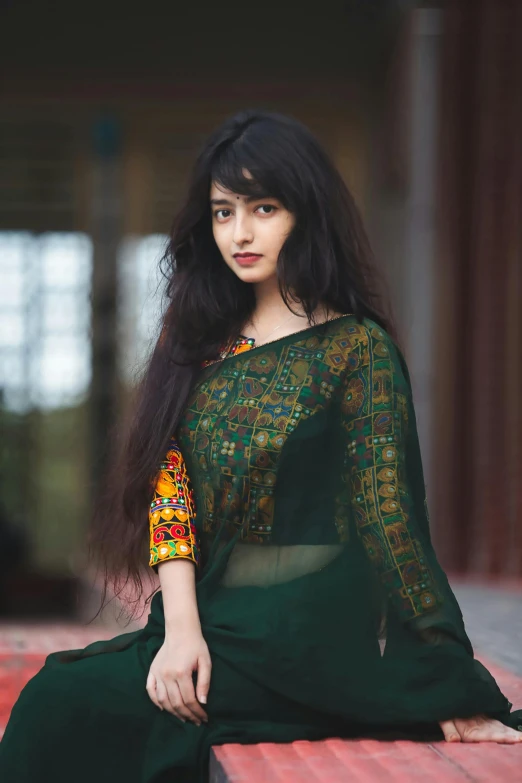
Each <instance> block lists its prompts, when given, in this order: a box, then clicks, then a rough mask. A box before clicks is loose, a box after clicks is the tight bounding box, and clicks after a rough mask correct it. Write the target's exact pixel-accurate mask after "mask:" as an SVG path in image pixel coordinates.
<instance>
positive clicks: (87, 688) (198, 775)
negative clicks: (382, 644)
mask: <svg viewBox="0 0 522 783" xmlns="http://www.w3.org/2000/svg"><path fill="white" fill-rule="evenodd" d="M337 571H338V573H339V574H343V573H344V577H343V578H344V579H345V578H346V573H347V572H346V569H344V568H342V567H341V564H340V565H339V566H334V567H333V569H332V568H330V567H329V568H326V569H324V570H323V571H320V572H318V573H316V574H313V575H309V576H307V577H305V578H303V579H295V580H293V581H292V582H289V583H287V584H283V585H280V586H278V587H273V588H271V589H270V590H268V591H266V590H264V589H263V588H259V587H250V588H241V589H233V588H232V589H230V588H224V589H222V590H217V591H214V593H213V596H212V599H211V600H210V599H208V598H207V599H206V598H205V595H204V594H203V592H204V591H202V590H200V591H199V592H200V594H199V596H198V605H199V610H200V617H201V623H202V630H203V635H204V637H205V639H206V641H207V643H208V645H209V649H210V653H211V658H212V664H213V667H212V676H211V686H210V691H209V696H208V704H207V712H208V715H209V722H208V724H206V725H205V724H203V725H201V726H199V727H198V726H196V725H194V724H193V723H190V722H188V721H187V722H186V723H182V722H181V721H180V720H179V719H177V718H176V717H174V716H173V715H172V714H170V713H168V712H166V711H162V710H160V709H158V708H157V707H156V706H155V705H154V704H153V703H152V702H151V701H150V699H149V696H148V694H147V692H146V690H145V684H146V680H147V675H148V672H149V668H150V665H151V663H152V661H153V659H154V656H155V655H156V653H157V652H158V650H159V648H160V647H161V645H162V644H163V641H164V614H163V601H162V595H161V592H158V593H156V595H155V596H154V598H153V600H152V604H151V613H150V616H149V619H148V622H147V625H146V626H145V627H144V628H143V629H142V630H140V631H136V632H133V633H126V634H122V635H119V636H117V637H115V638H114V639H112V640H109V641H102V642H95V643H93V644H90V645H88V646H87V647H86V648H85V649H83V650H70V651H65V652H56V653H53V654H51V655H49V656H48V657H47V659H46V662H45V665H44V666H43V668H42V669H41V671H40V672H39V673H38V674H37V675H36V676H35V677H33V679H32V680H31V681H30V682H29V683H28V684H27V685H26V687H25V688H24V690H23V691H22V693H21V695H20V697H19V699H18V701H17V703H16V705H15V706H14V708H13V711H12V714H11V718H10V720H9V723H8V725H7V728H6V732H5V735H4V738H3V740H2V742H1V743H0V781H2V783H43V782H44V781H45V783H47V781H49V783H51V782H52V783H70V781H74V783H92V782H93V781H96V782H97V783H166V782H167V781H169V782H170V783H185V782H187V783H188V781H190V782H191V783H194V782H196V781H197V782H198V783H201V782H202V781H206V780H207V779H208V765H209V753H210V749H211V747H212V746H213V745H221V744H226V743H229V742H238V743H244V744H249V743H257V742H293V741H294V740H298V739H309V740H315V739H323V738H326V737H358V736H371V737H377V738H382V739H393V738H397V737H404V738H412V739H423V740H442V739H443V735H442V731H441V730H440V727H439V726H438V722H437V721H438V720H439V719H443V718H449V717H454V716H456V715H461V716H462V717H465V716H466V715H472V714H475V713H477V712H482V711H484V712H489V713H490V714H492V715H495V716H496V717H499V718H500V719H502V720H504V721H505V722H506V723H509V724H510V725H513V721H516V720H518V722H519V723H520V722H521V720H520V719H521V717H522V713H518V714H517V717H516V718H515V713H511V714H509V707H510V706H511V705H509V706H508V703H507V700H506V699H505V697H504V696H503V695H502V694H501V693H500V691H499V690H498V688H497V686H496V683H495V682H494V680H493V678H491V677H490V675H489V673H487V672H486V670H485V669H483V667H482V666H481V664H479V662H478V661H475V660H474V659H473V658H472V657H470V655H469V654H468V653H467V652H466V650H465V649H464V648H463V647H461V646H460V645H449V646H447V648H445V649H441V648H437V649H436V648H431V646H426V645H424V646H422V647H419V648H417V647H415V646H412V643H411V641H410V640H409V639H408V640H406V641H405V640H403V638H402V637H401V636H400V635H395V637H394V636H393V634H391V635H390V638H389V641H388V643H387V652H386V653H385V655H384V656H383V657H382V659H381V654H380V650H379V645H378V641H377V639H376V635H375V629H374V627H372V624H371V616H370V613H369V612H368V611H367V609H365V608H364V604H363V603H357V602H353V603H352V604H351V605H350V606H348V605H347V602H346V598H345V595H343V593H342V591H341V590H335V589H333V590H332V587H333V588H335V579H336V576H335V574H336V573H337ZM348 573H351V572H350V571H348ZM357 607H359V608H357ZM340 619H341V620H342V622H340ZM390 630H391V629H390ZM388 644H389V645H390V646H389V648H388Z"/></svg>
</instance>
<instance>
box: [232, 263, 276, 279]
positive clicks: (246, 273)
mask: <svg viewBox="0 0 522 783" xmlns="http://www.w3.org/2000/svg"><path fill="white" fill-rule="evenodd" d="M234 271H235V273H236V275H237V276H238V277H239V279H240V280H242V281H243V282H244V283H264V282H265V281H266V280H270V279H271V278H272V277H275V274H276V272H275V269H263V268H262V267H258V268H256V267H255V266H252V267H236V269H235V270H234Z"/></svg>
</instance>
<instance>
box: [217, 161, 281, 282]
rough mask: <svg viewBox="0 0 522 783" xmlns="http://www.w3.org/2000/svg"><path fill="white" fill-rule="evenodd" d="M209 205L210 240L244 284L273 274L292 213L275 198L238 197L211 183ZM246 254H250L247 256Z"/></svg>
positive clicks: (260, 280)
mask: <svg viewBox="0 0 522 783" xmlns="http://www.w3.org/2000/svg"><path fill="white" fill-rule="evenodd" d="M246 176H248V173H246ZM210 207H211V210H212V230H213V233H214V239H215V240H216V244H217V246H218V248H219V250H220V252H221V255H222V256H223V260H224V261H225V263H226V264H227V265H228V266H229V267H230V268H231V269H232V271H233V272H234V273H235V274H236V275H237V276H238V277H239V278H240V279H241V280H243V281H244V282H245V283H261V282H264V281H265V280H268V279H269V278H271V277H273V276H275V274H276V266H277V259H278V257H279V251H280V250H281V248H282V246H283V244H284V242H285V239H286V238H287V236H288V235H289V233H290V232H291V230H292V228H293V227H294V224H295V217H294V215H293V214H292V213H291V212H289V211H288V210H287V209H285V207H284V206H283V205H282V204H281V202H280V201H278V200H277V199H276V198H257V197H255V198H253V197H252V196H242V195H241V194H240V193H233V192H232V191H230V190H226V189H223V188H222V187H221V186H218V185H217V184H216V183H215V182H213V183H212V187H211V189H210ZM248 253H250V254H253V255H252V256H250V257H248V256H247V254H248ZM238 254H240V255H238ZM241 256H243V258H242V257H241Z"/></svg>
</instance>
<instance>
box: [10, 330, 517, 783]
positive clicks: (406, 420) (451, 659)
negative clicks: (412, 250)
mask: <svg viewBox="0 0 522 783" xmlns="http://www.w3.org/2000/svg"><path fill="white" fill-rule="evenodd" d="M175 445H177V447H179V452H180V454H181V455H182V456H183V459H184V465H185V466H186V474H187V475H186V476H185V474H183V473H182V472H181V467H180V465H179V464H177V463H176V464H175V463H174V462H171V460H173V459H174V457H175V454H174V453H173V452H169V455H167V458H166V462H165V463H164V464H163V465H162V471H163V472H162V473H161V474H160V479H159V481H160V482H163V485H162V486H163V488H162V486H160V485H158V487H157V491H156V493H155V496H154V498H153V500H152V505H151V561H150V563H151V565H152V567H154V568H157V567H158V564H159V562H160V561H161V560H162V559H166V558H171V557H188V558H189V559H192V560H193V561H194V563H195V568H196V569H197V598H198V607H199V613H200V618H201V624H202V630H203V635H204V637H205V639H206V641H207V643H208V646H209V649H210V653H211V657H212V662H213V668H212V681H211V686H210V692H209V697H208V704H207V711H208V714H209V723H208V725H202V726H201V727H197V726H195V725H193V724H191V723H186V724H183V723H181V722H180V721H179V720H178V719H177V718H175V717H174V716H173V715H171V714H170V713H167V712H161V711H160V710H158V709H157V708H156V707H155V706H154V705H153V704H152V702H151V701H150V699H149V697H148V695H147V693H146V691H145V681H146V677H147V673H148V669H149V667H150V664H151V662H152V660H153V658H154V655H155V654H156V653H157V651H158V649H159V648H160V646H161V645H162V642H163V638H164V616H163V605H162V596H161V592H158V593H156V595H155V596H154V598H153V600H152V604H151V613H150V616H149V619H148V623H147V625H146V626H145V628H144V629H142V630H140V631H137V632H134V633H129V634H122V635H120V636H117V637H116V638H115V639H113V640H111V641H108V642H96V643H95V644H91V645H89V646H88V647H86V648H85V649H84V650H73V651H66V652H59V653H54V654H52V655H50V656H49V657H48V658H47V660H46V663H45V666H44V667H43V669H42V670H41V671H40V672H39V673H38V674H37V675H36V677H34V678H33V679H32V680H31V681H30V682H29V683H28V685H27V686H26V688H25V689H24V691H23V692H22V694H21V696H20V698H19V700H18V702H17V704H16V705H15V707H14V709H13V712H12V716H11V719H10V722H9V724H8V726H7V730H6V733H5V737H4V740H3V742H2V744H1V745H0V779H1V780H2V781H5V782H6V783H8V782H9V783H10V782H11V781H13V783H14V781H17V783H29V781H30V782H31V783H38V781H47V780H52V781H53V782H54V783H61V781H64V783H65V781H69V780H71V779H73V780H74V781H75V783H91V781H92V780H93V779H96V780H97V781H98V783H105V782H106V783H109V781H110V782H111V783H113V781H115V780H117V781H120V780H121V781H126V783H134V782H135V783H162V782H165V783H166V781H171V782H174V781H175V782H177V783H181V782H182V781H183V782H185V781H186V782H187V783H188V781H205V780H206V778H207V769H208V756H209V750H210V748H211V746H212V745H217V744H223V743H227V742H240V743H256V742H263V741H271V742H291V741H293V740H297V739H320V738H325V737H332V736H337V737H338V736H340V737H357V736H373V737H380V738H393V737H405V738H408V737H411V738H422V739H426V740H427V739H431V740H434V739H443V735H442V732H441V730H440V728H439V726H438V721H439V720H443V719H447V718H452V717H457V716H460V717H468V716H472V715H475V714H478V713H486V714H487V715H490V716H492V717H496V718H498V719H499V720H501V721H502V722H504V723H506V724H508V725H510V726H513V727H515V728H517V727H520V726H521V724H522V710H518V711H516V712H510V710H511V707H512V705H511V703H510V702H509V701H508V700H507V699H506V697H505V696H504V695H503V694H502V693H501V691H500V690H499V688H498V686H497V684H496V682H495V680H494V679H493V677H492V676H491V675H490V674H489V672H488V671H487V670H486V669H485V668H484V666H482V665H481V664H480V663H479V662H478V661H477V660H475V659H474V657H473V649H472V646H471V643H470V641H469V639H468V637H467V634H466V632H465V628H464V624H463V619H462V614H461V612H460V609H459V606H458V603H457V601H456V599H455V597H454V595H453V592H452V590H451V588H450V586H449V584H448V581H447V578H446V576H445V574H444V572H443V571H442V569H441V567H440V565H439V563H438V561H437V557H436V554H435V552H434V550H433V547H432V544H431V539H430V531H429V520H428V509H427V503H426V493H425V485H424V478H423V471H422V463H421V454H420V450H419V442H418V436H417V430H416V422H415V413H414V407H413V401H412V393H411V384H410V379H409V375H408V370H407V367H406V364H405V361H404V358H403V356H402V354H401V353H400V351H399V349H398V348H397V346H396V345H395V343H394V342H393V340H391V338H390V337H389V336H388V335H387V334H386V332H384V331H383V330H382V329H381V328H380V327H379V326H377V324H375V323H374V322H373V321H371V320H368V319H364V320H363V322H362V323H359V322H358V321H357V320H356V318H355V317H354V316H350V315H347V316H342V317H340V318H336V319H334V320H332V321H330V322H328V323H327V324H324V325H318V326H313V327H310V328H308V329H305V330H303V331H301V332H298V333H296V334H293V335H288V336H285V337H282V338H280V339H279V340H275V341H273V342H271V343H268V344H265V345H261V346H259V347H257V348H256V347H255V345H254V346H252V344H251V342H250V343H248V341H246V342H245V341H242V342H241V344H240V345H238V346H236V348H235V349H234V350H231V351H230V352H229V354H228V356H227V358H225V359H224V360H223V361H220V362H217V363H214V364H210V365H208V366H206V367H205V368H204V369H203V370H202V373H201V375H200V377H199V378H198V381H197V383H196V385H195V387H194V389H193V390H192V393H191V396H190V399H189V401H188V404H187V407H186V410H185V414H184V417H183V420H182V421H181V423H180V426H179V428H178V431H177V432H176V433H175V439H174V441H173V450H174V446H175ZM188 476H190V481H191V487H190V489H187V487H188V484H187V481H188ZM176 480H177V481H178V490H179V493H180V494H181V497H182V499H183V496H184V499H185V502H184V504H183V503H181V504H180V503H179V502H177V503H176V502H174V501H175V500H176V498H174V497H173V496H174V489H172V490H170V491H169V490H168V487H169V486H172V487H174V484H175V483H176ZM170 481H172V482H174V483H173V484H172V485H169V482H170ZM184 482H185V483H184ZM184 487H185V489H184ZM184 493H185V495H184ZM177 501H179V496H178V497H177ZM162 504H163V505H165V509H163V505H162ZM179 600H180V601H182V600H183V596H180V597H179Z"/></svg>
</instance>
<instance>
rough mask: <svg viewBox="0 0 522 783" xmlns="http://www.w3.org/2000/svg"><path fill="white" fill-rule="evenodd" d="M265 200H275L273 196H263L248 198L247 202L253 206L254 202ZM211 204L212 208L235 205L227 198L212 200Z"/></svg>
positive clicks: (246, 198)
mask: <svg viewBox="0 0 522 783" xmlns="http://www.w3.org/2000/svg"><path fill="white" fill-rule="evenodd" d="M263 198H274V197H273V196H268V195H263V196H246V197H245V201H246V203H247V204H251V203H252V201H260V200H261V199H263ZM210 203H211V204H212V206H230V205H231V204H234V201H230V200H229V199H226V198H211V199H210Z"/></svg>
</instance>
